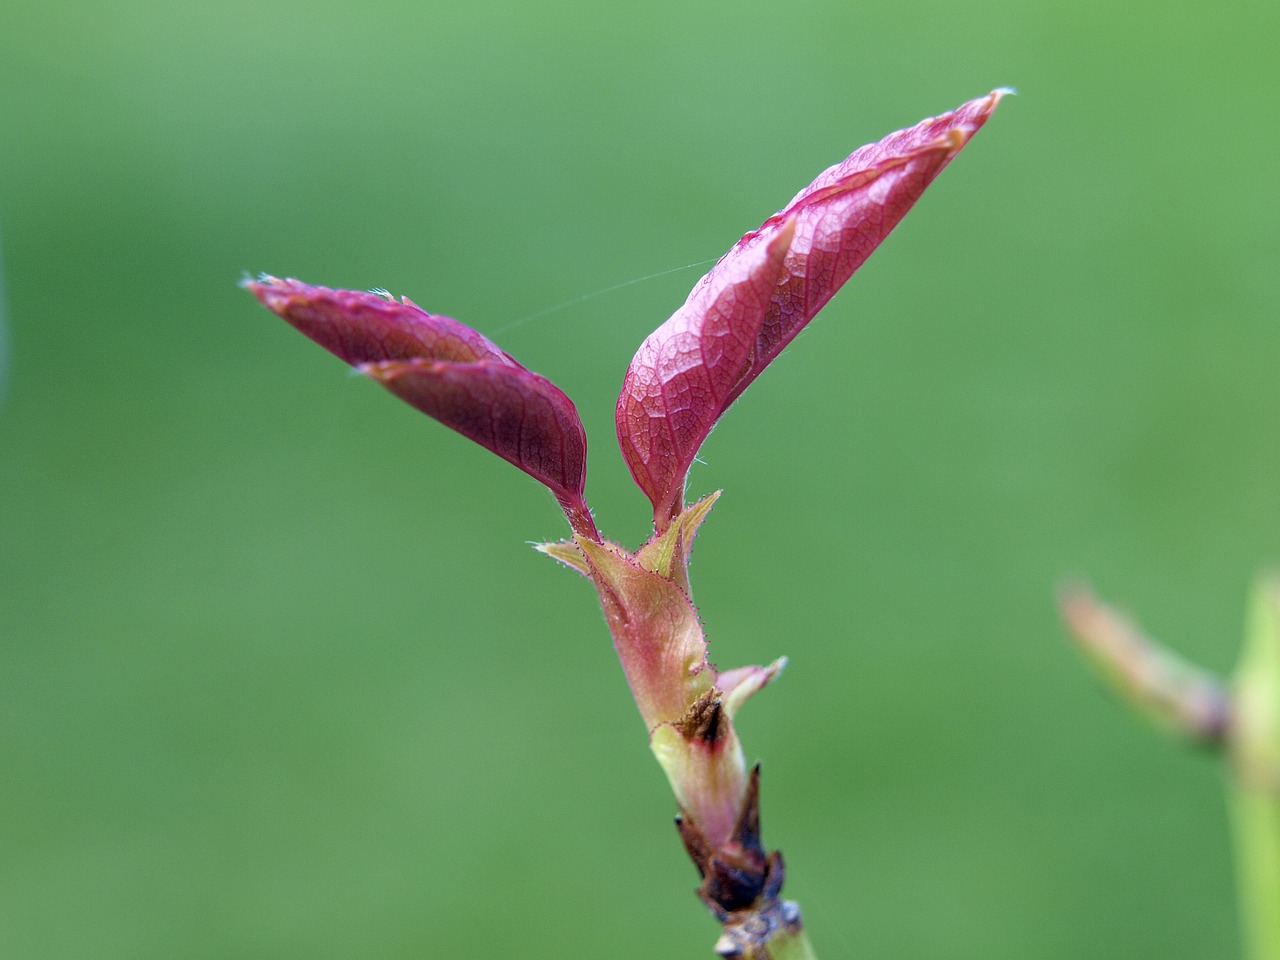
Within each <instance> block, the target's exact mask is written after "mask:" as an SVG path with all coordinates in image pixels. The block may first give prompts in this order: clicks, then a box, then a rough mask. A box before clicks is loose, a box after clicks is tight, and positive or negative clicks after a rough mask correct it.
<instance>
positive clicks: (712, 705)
mask: <svg viewBox="0 0 1280 960" xmlns="http://www.w3.org/2000/svg"><path fill="white" fill-rule="evenodd" d="M722 696H723V695H722V694H721V693H720V691H719V690H717V689H716V688H715V687H712V688H711V689H710V690H708V691H707V692H706V693H703V694H702V695H701V696H699V697H698V699H697V700H695V701H693V703H691V704H690V705H689V709H688V710H686V711H685V713H684V716H683V717H681V718H680V719H679V720H675V721H673V722H672V724H671V725H672V726H673V727H675V728H676V730H678V731H679V732H680V735H681V736H682V737H684V738H685V739H686V740H701V741H702V742H703V743H708V744H714V743H717V742H719V741H720V740H722V739H723V738H724V735H725V733H726V729H725V728H726V725H727V724H728V718H727V717H726V716H725V715H724V708H723V706H722Z"/></svg>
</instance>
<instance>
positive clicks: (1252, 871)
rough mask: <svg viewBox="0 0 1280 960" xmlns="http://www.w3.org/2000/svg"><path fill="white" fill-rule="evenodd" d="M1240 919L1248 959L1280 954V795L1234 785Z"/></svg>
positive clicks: (1270, 959) (1279, 958)
mask: <svg viewBox="0 0 1280 960" xmlns="http://www.w3.org/2000/svg"><path fill="white" fill-rule="evenodd" d="M1231 813H1232V819H1233V821H1234V827H1235V839H1236V870H1237V872H1238V874H1239V884H1240V921H1241V926H1242V928H1243V934H1244V943H1245V957H1246V958H1248V960H1280V800H1277V798H1276V797H1275V796H1274V795H1273V794H1270V793H1265V792H1257V791H1253V790H1248V789H1246V788H1244V787H1241V786H1238V785H1237V786H1234V787H1233V788H1232V790H1231Z"/></svg>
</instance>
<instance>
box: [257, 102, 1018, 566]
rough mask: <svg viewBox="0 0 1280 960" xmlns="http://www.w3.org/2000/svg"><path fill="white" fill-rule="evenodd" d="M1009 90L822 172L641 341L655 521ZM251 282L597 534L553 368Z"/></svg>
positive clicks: (628, 429)
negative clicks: (768, 372) (761, 382)
mask: <svg viewBox="0 0 1280 960" xmlns="http://www.w3.org/2000/svg"><path fill="white" fill-rule="evenodd" d="M1003 92H1004V91H999V90H997V91H995V92H993V93H991V94H989V95H987V96H986V97H982V98H980V99H977V100H973V101H970V102H969V103H966V104H964V105H963V106H961V107H959V108H958V109H956V110H954V111H952V112H950V113H946V114H943V115H942V116H939V117H935V118H931V119H928V120H924V121H922V122H921V123H919V124H917V125H916V126H914V127H911V128H909V129H906V130H901V131H898V132H897V133H893V134H890V135H889V136H888V137H886V138H884V139H883V140H881V141H880V142H878V143H874V144H869V145H867V146H864V147H862V148H860V149H858V150H856V151H855V152H854V153H853V154H852V155H850V156H849V157H848V158H847V159H846V160H844V161H843V162H841V163H838V164H836V165H835V166H833V167H831V168H829V169H828V170H826V171H824V172H823V173H821V174H820V175H819V176H818V177H817V179H815V180H814V181H813V183H811V184H809V186H807V187H805V188H804V189H803V190H801V191H800V192H799V193H798V194H797V195H796V197H795V198H794V199H793V200H792V201H791V202H790V203H789V204H787V206H786V207H784V208H783V209H782V210H780V211H779V212H778V213H776V214H774V215H773V216H772V217H770V218H769V219H768V220H766V221H765V222H764V224H763V225H761V226H760V228H759V229H757V230H753V231H751V232H750V233H748V234H746V235H745V236H744V237H743V238H742V239H741V240H739V241H738V242H737V243H736V244H734V246H733V247H732V248H731V249H730V250H729V252H728V253H726V254H725V255H724V257H722V258H721V259H720V261H719V262H718V263H717V264H716V265H715V266H714V267H713V268H712V269H711V270H710V272H708V273H707V274H706V276H704V277H703V278H702V279H701V280H700V281H699V282H698V284H697V285H696V286H695V287H694V289H693V292H692V293H690V294H689V298H688V300H687V301H686V302H685V304H684V306H682V307H681V308H680V309H679V310H678V311H676V313H675V314H674V315H673V316H672V317H671V318H670V319H669V320H667V322H666V323H664V324H662V326H660V327H659V328H658V329H657V330H655V331H654V332H653V333H652V334H651V335H650V336H649V337H648V339H646V340H645V341H644V343H643V344H641V346H640V349H639V351H638V352H637V353H636V355H635V358H634V359H633V360H632V361H631V366H630V367H629V369H628V370H627V374H626V378H625V379H624V380H623V384H622V392H621V395H620V397H619V398H618V405H617V411H616V422H617V429H618V441H619V443H620V444H621V447H622V453H623V456H624V458H625V459H626V462H627V465H628V467H630V469H631V474H632V476H633V477H634V478H635V481H636V483H637V484H638V485H639V487H640V489H641V490H643V491H644V493H645V495H646V496H648V498H649V500H650V501H651V502H652V504H653V510H654V524H655V526H656V529H657V531H658V532H659V533H662V532H663V531H665V530H666V529H667V527H668V526H669V525H670V524H671V522H672V520H673V519H675V518H676V517H677V516H678V515H679V514H680V513H681V511H682V510H683V509H684V486H685V477H686V475H687V474H688V471H689V467H690V465H691V464H692V463H693V459H694V457H695V456H696V454H697V452H698V449H699V447H701V445H702V443H703V441H704V440H705V439H706V438H707V435H708V434H709V433H710V432H711V429H712V427H713V426H714V425H715V423H716V421H717V420H718V419H719V418H720V416H721V415H722V414H723V413H724V412H725V410H727V409H728V407H729V405H730V404H732V403H733V401H734V400H736V399H737V398H738V396H739V395H740V394H741V393H742V392H743V390H745V389H746V388H747V386H749V385H750V383H751V382H752V381H753V380H754V379H755V378H756V377H757V376H759V375H760V373H761V372H762V371H763V370H764V368H765V367H766V366H768V365H769V363H770V362H771V361H772V360H773V359H774V357H776V356H777V355H778V354H779V353H780V352H781V351H782V349H783V348H784V347H785V346H786V345H787V344H788V343H789V342H791V340H792V339H793V338H794V337H795V336H796V335H797V334H798V333H799V332H800V331H801V330H802V329H803V328H804V326H805V325H806V324H807V323H808V322H809V321H810V320H812V319H813V317H814V315H815V314H817V312H818V311H819V310H820V309H821V308H822V307H823V306H824V305H825V304H826V303H827V301H828V300H830V299H831V297H832V296H833V295H834V294H835V293H836V291H837V290H839V288H840V287H841V285H843V284H844V282H845V281H846V280H848V279H849V277H850V276H852V274H853V272H854V271H855V270H857V269H858V267H859V266H861V265H862V263H863V261H865V260H866V259H867V257H868V256H870V255H871V253H872V251H874V250H875V248H876V247H877V246H878V245H879V244H880V242H881V241H882V240H883V239H884V238H885V237H886V236H887V235H888V234H889V232H890V231H891V230H892V229H893V228H894V227H895V226H896V225H897V224H898V222H899V221H900V220H901V219H902V217H903V216H904V215H905V214H906V212H907V211H908V210H909V209H910V208H911V206H912V204H914V203H915V201H916V199H917V198H918V197H919V196H920V195H921V193H923V192H924V190H925V188H926V187H927V186H928V185H929V184H930V183H931V182H932V181H933V179H934V177H936V176H937V175H938V174H939V173H940V172H941V171H942V168H943V167H945V166H946V165H947V164H948V163H949V162H950V161H951V159H952V157H954V156H955V155H956V153H957V152H959V150H960V149H961V148H962V147H963V146H964V145H965V144H966V143H967V142H968V140H969V138H970V137H971V136H973V134H974V133H975V132H976V131H977V130H978V128H979V127H981V126H982V124H983V123H984V122H986V120H987V118H988V117H989V116H990V115H991V112H992V111H993V110H994V109H995V107H996V105H997V104H998V103H999V101H1000V97H1001V95H1002V94H1003ZM246 286H247V287H248V288H249V290H250V291H251V292H252V293H253V294H254V295H255V296H256V297H257V298H258V299H259V300H260V301H262V303H263V304H265V305H266V306H267V307H268V308H270V309H271V310H273V311H274V312H276V313H277V314H279V315H280V316H281V317H283V318H284V319H285V320H287V321H288V322H289V323H291V324H292V325H293V326H294V327H296V328H297V329H298V330H300V331H301V332H302V333H304V334H306V335H307V336H308V337H310V338H311V339H313V340H315V341H316V342H317V343H319V344H320V345H321V346H323V347H325V348H326V349H328V350H329V351H331V352H332V353H334V354H336V355H337V356H339V357H341V358H342V359H343V360H344V361H346V362H347V363H348V364H351V365H353V366H355V367H357V368H358V369H360V370H361V371H362V372H364V373H366V374H368V375H369V376H371V377H373V378H374V379H375V380H377V381H379V382H380V383H381V384H382V385H383V386H385V387H386V388H387V389H389V390H390V391H391V392H392V393H394V394H396V395H397V396H399V397H400V398H401V399H403V400H405V401H407V402H408V403H410V404H411V405H412V406H414V407H416V408H417V409H419V410H421V411H422V412H424V413H426V414H428V415H430V416H432V417H435V418H436V419H437V420H439V421H441V422H442V423H444V424H445V425H447V426H449V427H452V428H453V429H454V430H457V431H458V432H459V433H462V434H463V435H465V436H467V437H470V438H471V439H472V440H475V441H476V442H477V443H479V444H481V445H482V446H484V447H487V448H488V449H489V450H491V451H493V452H494V453H496V454H498V455H499V456H500V457H502V458H503V459H505V460H508V461H510V462H511V463H513V464H515V465H516V466H517V467H519V468H520V469H521V470H524V471H525V472H526V473H528V474H529V475H530V476H532V477H534V478H535V479H537V480H539V481H540V482H542V483H543V484H545V485H546V486H547V487H548V488H549V489H550V490H551V492H552V493H553V494H554V495H555V497H556V499H557V501H558V502H559V503H560V505H561V507H562V508H563V509H564V510H565V513H566V515H567V516H568V518H569V521H570V523H571V524H572V526H573V528H574V531H575V532H576V533H578V534H579V535H580V536H584V537H586V538H588V539H590V540H593V541H599V539H600V537H599V534H598V533H597V531H596V529H595V525H594V522H593V521H592V519H591V514H590V511H589V510H588V509H587V506H586V502H585V499H584V496H583V492H584V488H585V485H586V452H587V443H586V433H585V431H584V430H583V427H582V422H581V420H580V419H579V417H578V413H577V410H576V409H575V408H574V405H573V402H572V401H571V400H570V399H569V398H568V397H567V396H565V394H564V393H563V392H562V391H561V390H560V389H559V388H558V387H557V386H556V385H555V384H553V383H551V381H549V380H547V379H546V378H545V377H542V376H540V375H538V374H536V373H533V372H532V371H530V370H528V369H526V368H525V367H524V366H522V365H521V364H520V363H518V362H517V361H516V360H515V359H513V358H512V357H511V356H510V355H508V354H507V353H506V352H504V351H503V350H502V349H501V348H500V347H499V346H497V344H495V343H493V342H492V341H491V340H489V339H488V338H487V337H485V336H483V335H482V334H480V333H478V332H477V331H475V330H472V329H471V328H469V327H467V326H464V325H463V324H461V323H459V322H458V321H456V320H453V319H452V318H450V317H444V316H439V315H436V314H431V313H427V312H426V311H425V310H422V309H421V308H420V307H418V306H417V305H416V304H414V303H412V302H411V301H409V300H408V299H407V298H405V299H403V300H401V301H399V302H397V301H395V300H394V299H392V298H391V297H390V296H383V295H381V294H376V293H361V292H355V291H350V290H330V289H327V288H325V287H315V286H310V285H307V284H304V283H301V282H299V281H297V280H278V279H275V278H272V277H264V278H263V279H262V280H260V281H257V282H251V283H248V284H246Z"/></svg>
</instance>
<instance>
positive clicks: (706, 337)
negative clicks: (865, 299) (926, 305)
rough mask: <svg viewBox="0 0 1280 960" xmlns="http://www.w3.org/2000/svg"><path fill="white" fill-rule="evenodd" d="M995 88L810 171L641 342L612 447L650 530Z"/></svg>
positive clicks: (962, 140) (967, 133)
mask: <svg viewBox="0 0 1280 960" xmlns="http://www.w3.org/2000/svg"><path fill="white" fill-rule="evenodd" d="M1004 92H1005V91H1002V90H997V91H995V92H994V93H991V94H989V95H988V96H986V97H983V98H981V99H978V100H973V101H970V102H969V103H966V104H964V105H963V106H961V107H960V108H958V109H957V110H954V111H952V112H951V113H947V114H943V115H942V116H940V117H935V118H932V119H928V120H924V121H922V122H921V123H919V124H917V125H916V126H914V127H912V128H910V129H908V130H900V131H898V132H897V133H893V134H890V135H889V136H887V137H885V138H884V139H883V140H881V141H880V142H879V143H874V144H869V145H868V146H865V147H861V148H859V149H858V150H856V151H854V153H853V154H851V155H850V156H849V157H848V158H847V159H846V160H844V161H843V162H842V163H838V164H836V165H835V166H833V167H831V168H829V169H828V170H825V171H824V172H823V173H821V174H819V176H818V177H817V179H815V180H814V181H813V183H811V184H809V186H807V187H806V188H805V189H803V190H801V191H800V193H798V194H797V195H796V197H795V199H793V200H792V201H791V203H789V204H788V205H787V206H786V207H784V208H783V209H782V210H780V211H779V212H778V213H776V214H774V215H773V216H772V217H770V218H769V219H768V220H766V221H765V222H764V224H763V225H762V226H761V227H760V228H759V229H758V230H754V231H752V232H751V233H748V234H747V235H746V236H744V237H743V238H742V239H741V240H739V241H738V242H737V243H736V244H735V245H734V246H733V248H732V249H730V250H729V252H728V253H726V254H725V255H724V256H723V257H722V258H721V259H720V261H719V263H717V264H716V265H715V266H714V267H712V268H711V271H710V272H709V273H708V274H707V275H706V276H705V277H703V278H702V280H700V281H699V282H698V284H697V286H695V287H694V289H693V292H692V293H691V294H690V295H689V299H688V300H687V301H686V302H685V305H684V306H683V307H681V308H680V310H678V311H677V312H676V313H675V315H673V316H672V317H671V319H669V320H668V321H667V322H666V323H664V324H663V325H662V326H661V327H659V328H658V329H657V330H655V331H654V332H653V333H652V334H651V335H650V336H649V337H648V339H646V340H645V342H644V343H643V344H642V345H641V347H640V350H639V351H638V352H637V353H636V356H635V358H634V359H633V360H632V362H631V367H630V368H629V369H628V371H627V375H626V378H625V380H624V381H623V385H622V394H621V396H620V397H619V398H618V407H617V412H616V419H617V427H618V440H619V443H620V444H621V446H622V453H623V456H624V458H625V459H626V461H627V465H628V466H629V467H630V468H631V473H632V476H633V477H635V480H636V483H637V484H638V485H639V486H640V488H641V489H642V490H643V491H644V492H645V494H646V495H647V496H648V497H649V499H650V500H651V501H652V502H653V507H654V520H655V522H656V523H657V526H658V529H659V530H662V529H665V527H666V526H667V524H668V523H669V522H670V520H671V518H672V517H674V516H675V515H676V514H678V513H679V512H680V510H681V509H682V507H683V498H684V481H685V476H686V474H687V473H688V471H689V466H690V464H692V462H693V458H694V456H695V455H696V454H697V452H698V448H699V447H700V446H702V443H703V441H704V440H705V439H706V438H707V434H709V433H710V432H711V428H712V427H713V426H714V425H715V422H716V420H718V419H719V417H720V416H721V415H722V414H723V413H724V411H725V410H727V409H728V407H729V405H730V404H731V403H733V401H734V400H736V399H737V398H738V396H739V395H740V394H741V393H742V391H743V390H745V389H746V388H747V386H748V385H749V384H750V383H751V381H753V380H754V379H755V378H756V377H757V376H759V375H760V373H761V371H763V370H764V368H765V367H766V366H768V365H769V363H770V362H771V361H772V360H773V358H774V357H776V356H777V355H778V354H779V353H780V352H781V351H782V348H783V347H785V346H786V345H787V344H788V343H790V342H791V340H792V339H793V338H794V337H795V336H796V334H798V333H799V332H800V331H801V330H802V329H803V328H804V326H805V324H807V323H808V322H809V321H810V320H812V319H813V317H814V315H816V314H817V312H818V311H819V310H821V309H822V307H823V306H824V305H825V304H826V303H827V301H828V300H830V299H831V297H832V296H834V295H835V293H836V291H837V290H839V289H840V287H841V286H842V285H843V284H844V282H845V281H846V280H848V279H849V277H850V276H852V275H853V273H854V271H855V270H857V269H858V267H860V266H861V265H862V263H863V261H865V260H866V259H867V257H869V256H870V255H871V253H872V252H873V251H874V250H875V248H876V247H877V246H879V245H880V243H881V241H883V240H884V238H885V237H886V236H888V234H889V232H890V231H891V230H892V229H893V228H894V227H895V226H897V224H898V222H899V221H900V220H901V219H902V218H903V216H905V215H906V213H907V211H908V210H909V209H911V206H912V204H914V203H915V202H916V200H917V199H918V198H919V197H920V195H921V194H922V193H923V192H924V190H925V188H926V187H927V186H928V185H929V184H930V183H931V182H932V181H933V179H934V177H936V176H937V175H938V174H939V173H940V172H941V171H942V168H943V167H945V166H946V165H947V164H948V163H949V162H950V161H951V158H952V157H954V156H955V155H956V154H957V153H958V152H959V151H960V149H961V148H962V147H963V146H964V145H965V144H966V143H968V141H969V138H970V137H972V136H973V134H974V133H975V132H976V131H977V130H978V128H979V127H981V126H982V125H983V123H985V122H986V120H987V118H988V117H989V116H990V115H991V113H992V111H993V110H995V108H996V105H997V104H998V103H999V101H1000V98H1001V96H1002V95H1003V94H1004ZM779 257H782V258H783V259H782V260H781V263H780V264H778V265H776V266H775V260H776V259H777V258H779Z"/></svg>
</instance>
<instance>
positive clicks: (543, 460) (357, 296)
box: [245, 277, 599, 538]
mask: <svg viewBox="0 0 1280 960" xmlns="http://www.w3.org/2000/svg"><path fill="white" fill-rule="evenodd" d="M245 286H246V287H248V289H249V291H250V292H251V293H253V295H254V296H256V297H257V298H258V299H259V300H260V301H261V302H262V303H263V304H264V305H265V306H267V307H268V308H269V309H271V310H272V311H274V312H275V313H277V314H279V315H280V316H281V317H283V318H284V319H285V320H287V321H288V322H289V323H291V324H292V325H293V326H294V327H296V328H297V329H298V330H299V331H301V332H302V333H305V334H306V335H307V336H308V337H310V338H311V339H312V340H315V341H316V342H317V343H318V344H320V345H321V346H322V347H324V348H325V349H327V350H329V351H330V352H331V353H334V354H336V355H337V356H339V357H341V358H342V359H343V360H345V361H346V362H347V363H349V364H351V365H353V366H356V367H358V368H359V369H360V370H361V371H362V372H364V373H366V374H368V375H369V376H371V377H373V378H374V379H375V380H377V381H378V382H379V383H381V384H382V385H383V386H385V387H386V388H387V389H389V390H390V391H391V392H392V393H394V394H396V395H397V396H399V397H400V398H401V399H403V400H405V401H407V402H408V403H409V404H411V405H412V406H414V407H416V408H417V409H418V410H421V411H422V412H423V413H426V414H427V415H429V416H432V417H435V418H436V419H437V420H439V421H440V422H441V423H443V424H445V425H446V426H448V427H452V428H453V429H454V430H457V431H458V432H459V433H461V434H462V435H463V436H465V437H469V438H470V439H472V440H474V441H476V442H477V443H479V444H480V445H481V446H483V447H486V448H487V449H489V450H492V451H493V452H494V453H496V454H497V455H498V456H500V457H502V458H503V459H504V460H507V461H509V462H510V463H513V464H515V465H516V466H517V467H519V468H520V469H521V470H523V471H525V472H526V473H528V474H529V475H530V476H532V477H534V478H535V479H537V480H540V481H541V482H542V483H544V484H546V485H547V486H548V487H549V488H550V489H551V492H552V493H553V494H555V496H556V499H557V500H559V501H560V504H561V506H563V507H564V509H565V511H566V513H568V515H569V519H570V522H571V523H572V524H573V526H574V529H575V530H577V531H579V532H580V533H582V534H583V535H586V536H590V537H594V538H598V536H599V535H598V534H597V533H596V532H595V527H594V525H593V524H592V522H591V517H590V513H589V512H588V510H587V508H586V504H585V502H584V501H583V497H582V493H583V488H584V486H585V483H586V458H587V438H586V432H585V431H584V430H583V427H582V422H581V420H580V419H579V418H578V412H577V410H576V409H575V408H574V406H573V402H572V401H571V400H570V399H569V398H568V397H567V396H565V395H564V393H563V392H562V391H561V390H560V389H559V388H558V387H556V385H555V384H553V383H552V382H551V381H550V380H547V379H546V378H545V377H542V376H539V375H538V374H536V373H533V372H531V371H529V370H527V369H526V368H525V367H523V366H521V365H520V364H519V363H517V362H516V361H515V360H514V359H512V358H511V357H510V356H509V355H508V354H506V353H505V352H503V351H502V349H500V348H499V347H498V346H497V345H496V344H494V343H493V342H492V341H491V340H489V339H488V338H487V337H485V336H483V335H482V334H480V333H478V332H476V331H475V330H472V329H471V328H470V327H467V326H464V325H463V324H461V323H459V322H458V321H457V320H454V319H452V318H450V317H444V316H440V315H438V314H430V313H427V312H426V311H424V310H423V309H421V308H420V307H418V306H417V305H415V304H413V303H412V302H410V301H409V300H408V299H405V300H402V301H400V302H396V301H395V300H392V299H390V298H388V297H382V296H379V295H377V294H373V293H360V292H357V291H354V290H330V289H328V288H327V287H313V286H309V285H307V284H304V283H300V282H298V281H297V280H277V279H275V278H274V277H266V278H264V279H263V280H262V281H260V282H256V283H247V284H245Z"/></svg>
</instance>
